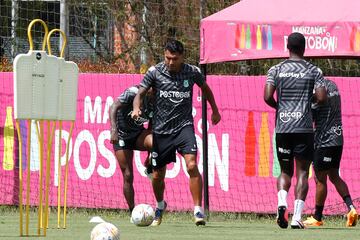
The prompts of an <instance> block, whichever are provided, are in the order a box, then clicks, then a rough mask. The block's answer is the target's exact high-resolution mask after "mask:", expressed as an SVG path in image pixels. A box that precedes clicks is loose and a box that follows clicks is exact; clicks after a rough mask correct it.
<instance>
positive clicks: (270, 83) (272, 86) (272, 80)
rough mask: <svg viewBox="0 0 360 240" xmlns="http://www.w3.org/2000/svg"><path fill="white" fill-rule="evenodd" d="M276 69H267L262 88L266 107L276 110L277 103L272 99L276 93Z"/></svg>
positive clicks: (274, 67)
mask: <svg viewBox="0 0 360 240" xmlns="http://www.w3.org/2000/svg"><path fill="white" fill-rule="evenodd" d="M277 72H278V70H277V68H276V66H273V67H271V68H270V69H269V71H268V73H267V76H266V84H265V88H264V101H265V103H266V104H267V105H269V106H270V107H272V108H275V109H277V102H276V101H275V98H274V93H275V91H276V75H277Z"/></svg>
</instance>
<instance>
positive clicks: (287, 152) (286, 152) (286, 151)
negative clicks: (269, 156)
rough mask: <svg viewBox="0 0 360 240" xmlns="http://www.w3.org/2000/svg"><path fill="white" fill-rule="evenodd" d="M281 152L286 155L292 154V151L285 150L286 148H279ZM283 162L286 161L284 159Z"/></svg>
mask: <svg viewBox="0 0 360 240" xmlns="http://www.w3.org/2000/svg"><path fill="white" fill-rule="evenodd" d="M279 152H280V153H285V154H290V153H291V150H290V149H284V148H281V147H279ZM283 160H284V159H283Z"/></svg>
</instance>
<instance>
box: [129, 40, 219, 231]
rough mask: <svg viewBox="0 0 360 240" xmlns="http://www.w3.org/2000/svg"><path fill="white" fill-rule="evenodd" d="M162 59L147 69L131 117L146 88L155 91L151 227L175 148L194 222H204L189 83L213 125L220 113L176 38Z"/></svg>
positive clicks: (158, 211)
mask: <svg viewBox="0 0 360 240" xmlns="http://www.w3.org/2000/svg"><path fill="white" fill-rule="evenodd" d="M164 50H165V51H164V57H165V60H164V62H161V63H159V64H157V65H156V66H153V67H151V68H149V70H148V72H147V73H146V74H145V76H144V79H143V81H142V82H141V83H140V89H139V92H138V94H137V95H136V97H135V100H134V104H133V106H134V111H133V113H132V116H133V118H134V119H137V118H138V117H139V116H140V114H141V111H140V108H139V106H140V103H141V99H142V98H143V97H144V96H145V93H146V92H147V91H148V89H149V88H150V87H152V88H153V89H154V91H155V109H154V117H153V150H152V166H153V181H152V184H153V189H154V194H155V198H156V201H157V208H156V210H155V219H154V221H153V223H152V225H153V226H158V225H160V224H161V221H162V215H163V212H164V210H165V208H166V202H165V201H164V190H165V182H164V179H165V173H166V165H167V164H168V163H171V162H175V161H176V151H177V152H179V153H180V154H181V155H182V156H183V157H184V159H185V162H186V169H187V172H188V174H189V176H190V183H189V185H190V192H191V195H192V198H193V203H194V219H195V224H196V225H205V216H204V211H203V208H202V207H201V206H202V178H201V175H200V173H199V170H198V167H197V163H196V156H197V144H196V139H195V132H194V123H193V121H194V120H193V117H192V96H193V86H194V84H196V85H198V86H199V87H200V88H201V90H202V93H203V95H204V97H205V98H206V99H207V101H208V102H209V103H210V106H211V109H212V115H211V120H212V123H213V124H217V123H218V122H219V121H220V119H221V116H220V114H219V111H218V107H217V105H216V102H215V100H214V96H213V93H212V91H211V89H210V87H209V86H208V84H207V83H206V82H205V81H204V76H203V74H201V72H200V69H199V68H198V67H196V66H193V65H190V64H186V63H184V56H183V53H184V47H183V44H182V43H181V42H179V41H177V40H169V41H168V42H167V43H166V45H165V49H164Z"/></svg>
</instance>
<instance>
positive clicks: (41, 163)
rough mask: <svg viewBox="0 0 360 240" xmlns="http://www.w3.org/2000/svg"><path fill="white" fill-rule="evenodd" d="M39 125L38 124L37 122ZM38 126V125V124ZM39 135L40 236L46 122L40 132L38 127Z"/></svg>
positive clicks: (41, 122) (41, 123) (38, 232)
mask: <svg viewBox="0 0 360 240" xmlns="http://www.w3.org/2000/svg"><path fill="white" fill-rule="evenodd" d="M37 123H38V122H37ZM36 125H37V124H36ZM36 131H37V135H38V138H39V142H40V144H39V154H40V170H39V171H40V172H39V175H40V176H39V215H38V229H37V234H38V235H40V228H42V227H43V225H42V215H43V160H44V153H43V144H44V136H43V134H44V122H43V121H40V130H39V127H38V126H36Z"/></svg>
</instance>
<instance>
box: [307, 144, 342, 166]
mask: <svg viewBox="0 0 360 240" xmlns="http://www.w3.org/2000/svg"><path fill="white" fill-rule="evenodd" d="M342 151H343V146H342V145H341V146H333V147H321V148H317V149H315V154H314V169H315V170H316V171H326V170H330V169H339V167H340V161H341V155H342Z"/></svg>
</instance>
